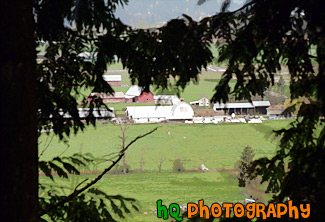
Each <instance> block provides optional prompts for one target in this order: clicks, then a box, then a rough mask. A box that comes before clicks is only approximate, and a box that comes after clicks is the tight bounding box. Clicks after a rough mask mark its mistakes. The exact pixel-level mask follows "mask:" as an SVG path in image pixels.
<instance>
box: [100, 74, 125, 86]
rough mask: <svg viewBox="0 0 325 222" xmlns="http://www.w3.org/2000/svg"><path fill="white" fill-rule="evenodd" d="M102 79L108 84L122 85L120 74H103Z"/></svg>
mask: <svg viewBox="0 0 325 222" xmlns="http://www.w3.org/2000/svg"><path fill="white" fill-rule="evenodd" d="M103 79H104V80H105V81H106V82H107V83H108V84H109V85H110V86H121V85H122V83H121V82H122V76H121V75H103Z"/></svg>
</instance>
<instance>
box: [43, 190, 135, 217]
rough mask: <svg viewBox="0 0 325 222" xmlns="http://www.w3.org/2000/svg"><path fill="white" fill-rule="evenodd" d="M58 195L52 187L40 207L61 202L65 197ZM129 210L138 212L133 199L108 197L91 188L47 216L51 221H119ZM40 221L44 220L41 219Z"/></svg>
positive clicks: (118, 196) (44, 207)
mask: <svg viewBox="0 0 325 222" xmlns="http://www.w3.org/2000/svg"><path fill="white" fill-rule="evenodd" d="M42 191H43V190H42ZM43 192H45V190H44V191H43ZM59 193H60V192H59V191H58V190H57V189H54V188H53V187H52V188H51V189H49V190H48V191H47V195H48V197H46V198H44V197H41V198H40V203H39V204H40V207H41V208H42V209H46V208H47V207H48V206H51V205H55V204H57V203H58V202H60V201H63V200H64V199H65V198H66V196H65V195H60V194H59ZM110 209H111V211H112V212H110ZM131 210H136V211H138V210H139V209H138V206H137V203H136V201H135V200H134V199H132V198H124V197H122V196H120V195H117V196H110V195H107V194H106V193H104V192H102V191H100V190H98V189H95V188H92V189H89V190H88V191H87V192H85V193H83V194H80V195H78V196H77V197H75V198H74V199H73V200H71V201H69V202H66V203H65V204H64V205H62V206H60V207H57V208H55V209H54V210H52V211H50V212H49V213H48V214H47V216H48V217H50V219H51V220H52V221H71V222H73V221H89V222H92V221H119V220H120V219H121V218H122V219H123V218H125V216H124V215H125V214H129V213H130V212H131ZM113 215H114V216H113ZM42 221H46V220H44V219H42Z"/></svg>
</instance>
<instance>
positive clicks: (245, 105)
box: [213, 101, 271, 109]
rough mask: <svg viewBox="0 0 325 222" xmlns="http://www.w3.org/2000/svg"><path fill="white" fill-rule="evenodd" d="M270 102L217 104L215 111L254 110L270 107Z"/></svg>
mask: <svg viewBox="0 0 325 222" xmlns="http://www.w3.org/2000/svg"><path fill="white" fill-rule="evenodd" d="M270 105H271V103H270V101H253V102H252V103H226V104H225V103H216V104H214V106H213V108H214V109H233V108H237V109H239V108H254V107H264V106H270Z"/></svg>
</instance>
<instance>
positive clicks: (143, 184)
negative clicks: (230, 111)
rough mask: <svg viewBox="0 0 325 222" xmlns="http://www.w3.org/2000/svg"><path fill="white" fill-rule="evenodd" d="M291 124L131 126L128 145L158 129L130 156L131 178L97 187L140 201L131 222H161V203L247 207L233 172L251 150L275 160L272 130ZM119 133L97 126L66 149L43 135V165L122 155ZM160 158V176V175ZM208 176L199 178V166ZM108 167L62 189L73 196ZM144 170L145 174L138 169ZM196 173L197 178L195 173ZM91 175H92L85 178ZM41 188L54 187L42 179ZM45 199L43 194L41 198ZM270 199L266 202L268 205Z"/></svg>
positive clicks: (114, 178)
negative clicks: (180, 167)
mask: <svg viewBox="0 0 325 222" xmlns="http://www.w3.org/2000/svg"><path fill="white" fill-rule="evenodd" d="M291 121H292V120H272V121H271V120H270V121H265V122H264V123H262V124H218V125H213V124H205V125H196V124H194V125H186V124H142V125H129V128H128V129H127V132H126V134H127V142H129V141H131V140H132V139H133V138H135V137H136V136H138V135H140V134H144V133H146V132H148V131H149V130H150V129H152V128H154V127H157V126H158V127H159V128H158V130H157V131H156V132H154V133H153V134H151V135H149V136H147V137H145V138H143V139H141V140H139V141H137V142H136V143H135V144H134V145H132V146H131V147H130V149H129V150H128V151H127V152H126V162H127V165H129V173H127V174H126V175H124V174H119V175H112V174H107V175H105V177H104V178H103V179H102V180H101V181H100V182H99V183H98V184H96V187H98V188H100V189H101V190H103V191H105V192H107V193H108V194H109V195H117V194H121V195H123V196H126V197H132V198H135V199H137V200H138V202H139V204H140V212H139V213H133V214H132V215H131V216H130V218H128V221H160V220H158V219H157V218H156V214H155V213H154V210H155V207H156V205H155V204H156V200H158V199H162V200H163V203H166V204H169V203H172V202H176V203H179V204H185V203H186V202H189V201H193V202H195V201H198V200H200V199H204V200H205V201H206V203H212V202H225V201H229V202H237V201H243V200H244V198H245V196H243V195H242V194H241V193H239V187H238V185H237V184H238V182H237V179H236V175H234V174H233V168H234V165H235V163H236V161H238V160H239V157H240V155H241V153H242V151H243V149H244V148H245V146H250V147H252V149H253V150H254V152H255V154H256V155H255V158H259V157H264V156H271V155H272V154H274V152H275V150H276V147H277V143H278V141H277V139H274V136H272V130H275V129H280V128H283V127H286V126H288V125H289V123H290V122H291ZM120 135H121V131H120V127H119V126H116V125H112V124H102V123H101V122H98V123H97V127H96V128H94V127H88V128H87V129H86V130H85V131H84V132H81V133H78V134H77V135H76V136H71V138H70V139H69V142H68V143H64V142H59V141H58V139H57V138H54V139H51V137H52V135H51V134H50V135H46V134H42V136H41V137H40V139H39V146H40V152H42V148H43V149H44V148H45V149H46V150H45V151H44V152H43V154H42V156H41V157H40V159H41V160H42V159H44V160H49V159H51V158H53V157H55V156H61V157H62V156H71V155H73V154H74V153H83V154H85V153H92V154H93V156H95V157H100V158H103V157H105V156H107V155H109V154H112V153H116V152H118V151H120V149H121V139H120V138H119V137H118V136H120ZM161 158H164V159H165V161H164V162H163V164H162V172H161V173H159V172H158V165H159V161H160V160H161ZM176 159H181V160H182V161H183V163H184V167H185V172H182V173H175V172H173V171H172V168H173V162H174V161H175V160H176ZM202 163H203V164H204V165H205V166H206V167H207V168H209V169H210V170H209V171H208V172H196V171H197V169H199V166H200V165H201V164H202ZM108 164H109V162H104V163H101V164H98V165H90V166H88V167H87V168H83V169H80V170H81V172H83V174H84V175H81V176H72V177H70V179H69V180H65V179H58V178H56V181H57V182H58V183H59V185H60V186H61V185H62V186H63V187H66V188H65V189H64V190H65V192H66V193H69V192H71V191H72V190H71V189H73V187H75V185H77V184H79V183H80V182H81V181H83V180H84V179H86V178H90V179H91V178H94V177H95V175H93V174H94V173H96V172H99V171H100V170H103V169H104V168H105V167H107V165H108ZM141 164H142V170H140V168H141V167H140V165H141ZM193 171H194V172H193ZM85 174H89V175H85ZM40 181H41V182H42V183H49V184H50V183H52V182H51V181H50V179H47V178H45V177H40ZM41 195H42V194H41ZM267 198H268V196H267V197H265V199H264V201H266V200H267Z"/></svg>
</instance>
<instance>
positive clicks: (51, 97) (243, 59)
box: [0, 0, 325, 221]
mask: <svg viewBox="0 0 325 222" xmlns="http://www.w3.org/2000/svg"><path fill="white" fill-rule="evenodd" d="M203 2H205V1H201V0H200V1H199V3H200V4H202V3H203ZM125 3H126V1H125V0H114V1H105V0H83V1H74V0H57V1H50V0H34V1H23V0H14V1H12V0H3V1H1V3H0V30H1V31H2V32H1V35H0V36H1V37H0V51H1V54H0V61H1V68H0V96H1V97H0V101H1V102H2V104H4V105H2V106H1V107H0V111H1V112H0V137H1V138H0V147H1V152H0V157H1V161H0V164H1V172H2V173H3V175H2V176H3V178H5V180H4V181H3V182H2V183H1V193H0V198H1V199H0V203H1V209H6V210H2V211H1V215H0V217H1V218H2V220H5V221H37V220H38V219H39V215H40V214H42V213H44V211H43V210H44V209H42V208H40V207H41V206H40V205H39V204H38V202H39V201H38V188H39V187H38V179H37V178H38V165H39V163H38V147H37V137H38V135H39V133H40V130H41V129H49V128H51V129H53V131H54V133H55V134H57V135H58V136H59V137H60V138H61V139H62V138H64V137H68V136H69V135H70V133H71V132H74V133H77V132H78V131H80V130H83V129H84V127H85V125H84V124H83V123H82V122H81V121H80V118H79V116H78V112H77V102H76V101H77V100H76V97H78V96H80V89H81V88H85V87H86V88H87V87H93V88H94V91H102V92H112V89H111V88H110V87H109V86H108V85H107V84H106V83H105V82H104V81H103V80H102V77H101V76H102V74H103V72H104V71H105V69H106V67H107V64H109V63H111V62H113V61H115V58H116V56H117V57H118V58H119V59H120V61H122V63H123V65H124V66H125V67H126V68H127V69H128V70H129V73H130V78H131V80H132V82H133V83H135V82H136V83H137V84H138V85H140V86H142V87H144V88H145V89H149V86H150V85H155V86H157V87H162V88H166V87H170V86H171V81H169V80H170V79H171V78H174V79H176V85H175V86H176V88H178V89H182V88H184V87H186V85H187V83H189V82H190V81H197V79H198V78H197V77H198V74H199V73H200V71H201V69H202V68H204V67H206V66H207V64H208V63H209V62H211V60H212V53H211V52H210V50H209V46H210V44H211V43H212V39H219V40H222V41H221V43H220V44H219V43H217V44H218V47H219V50H220V57H219V61H220V62H225V61H226V62H227V63H228V67H227V70H226V71H225V72H224V74H223V76H222V79H221V80H220V82H219V83H218V85H217V86H216V88H215V94H214V96H213V98H212V101H213V102H227V100H228V99H229V95H232V96H234V97H235V98H236V99H247V100H250V99H251V97H252V96H253V95H263V94H264V91H265V90H266V89H267V88H268V87H269V86H270V85H273V84H274V75H273V74H274V73H276V72H277V71H279V70H280V69H281V66H282V65H286V66H288V69H289V73H290V81H291V84H290V91H291V92H290V95H291V98H298V97H302V96H303V97H305V98H307V100H308V102H303V103H302V105H301V107H300V110H299V113H298V116H299V118H298V119H297V120H296V121H295V122H293V123H292V124H291V126H290V128H287V129H283V130H280V131H278V132H277V134H278V135H279V136H281V143H280V147H279V150H278V152H277V153H276V155H275V156H274V157H272V158H262V159H259V160H256V161H255V162H254V164H253V165H254V169H255V171H254V173H252V175H251V176H252V177H254V176H257V175H260V176H261V177H262V181H268V191H271V192H273V193H276V195H275V197H274V201H282V200H283V199H285V197H290V198H291V199H292V200H294V201H297V202H301V201H309V202H311V203H313V204H314V205H312V215H311V219H312V220H313V221H315V220H317V219H319V218H321V217H322V216H324V213H323V209H324V204H325V201H324V197H325V185H324V184H325V183H324V182H325V181H324V177H323V172H324V170H325V169H324V168H325V164H324V163H323V160H324V157H325V152H324V148H325V145H324V141H325V128H324V110H325V73H324V69H325V43H324V39H325V24H324V23H325V13H324V10H323V9H324V7H323V2H322V1H321V0H312V1H303V0H291V1H283V0H251V1H249V2H248V3H247V4H245V5H244V6H243V7H241V8H240V9H238V10H236V11H228V7H229V3H230V1H229V0H225V1H224V4H223V6H222V8H221V11H220V12H219V13H217V14H216V15H214V16H211V17H207V18H204V19H202V20H201V21H199V22H196V21H193V20H192V19H191V18H190V17H188V16H186V15H184V17H183V18H180V19H173V20H171V21H169V22H168V23H167V24H166V25H164V26H163V27H161V28H157V29H148V30H144V29H138V30H135V29H133V28H131V27H129V26H127V25H124V24H123V23H122V22H121V21H120V20H119V19H117V18H115V16H114V11H115V9H116V7H117V5H118V4H122V5H123V4H125ZM43 42H45V43H46V47H45V52H46V53H45V57H46V59H45V60H44V61H43V62H42V63H40V64H36V62H35V61H36V48H37V47H38V46H39V45H40V44H41V43H43ZM311 49H314V51H315V53H311V52H310V51H311ZM82 52H90V53H91V54H92V55H96V58H97V60H96V61H95V62H87V61H85V60H83V59H81V58H80V57H78V55H79V53H82ZM233 77H236V79H237V81H236V84H235V86H234V88H231V87H230V85H229V82H230V80H231V79H232V78H233ZM175 86H174V87H175ZM99 105H100V104H91V105H90V107H91V108H93V107H95V106H99ZM62 111H63V112H69V113H70V114H71V117H72V118H71V119H70V120H66V119H64V118H63V117H62V115H61V114H60V113H61V112H62ZM87 123H88V124H89V123H92V124H95V120H94V118H93V117H92V116H89V117H88V118H87ZM80 195H82V192H80V193H79V195H75V196H71V197H70V199H69V200H76V198H82V196H80ZM59 202H60V200H59ZM53 206H54V207H52V208H50V209H54V208H55V206H56V209H60V210H61V211H62V213H65V214H66V210H65V209H64V208H59V207H58V205H57V203H56V204H55V203H54V205H53ZM47 212H48V213H49V211H47Z"/></svg>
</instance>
